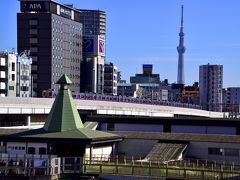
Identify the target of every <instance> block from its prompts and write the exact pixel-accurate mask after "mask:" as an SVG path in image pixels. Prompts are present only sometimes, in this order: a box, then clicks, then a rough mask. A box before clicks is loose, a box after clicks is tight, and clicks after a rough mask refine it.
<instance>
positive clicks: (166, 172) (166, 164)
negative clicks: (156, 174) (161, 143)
mask: <svg viewBox="0 0 240 180" xmlns="http://www.w3.org/2000/svg"><path fill="white" fill-rule="evenodd" d="M166 177H168V162H167V164H166Z"/></svg>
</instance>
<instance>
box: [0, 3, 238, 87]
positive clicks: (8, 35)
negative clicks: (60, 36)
mask: <svg viewBox="0 0 240 180" xmlns="http://www.w3.org/2000/svg"><path fill="white" fill-rule="evenodd" d="M59 2H61V3H68V4H73V5H74V6H75V7H78V8H83V9H101V10H104V11H106V13H107V61H108V62H113V63H114V64H116V65H117V66H118V69H119V70H120V71H121V72H122V77H123V78H124V79H127V80H128V81H129V77H130V76H132V75H134V74H135V73H136V72H137V73H141V72H142V64H146V63H149V64H153V68H154V70H153V71H154V73H159V74H160V77H161V80H163V79H166V78H167V79H169V81H170V82H176V79H177V60H178V59H177V57H178V54H177V50H176V47H177V45H178V33H179V28H180V13H181V12H180V11H181V5H182V4H184V32H185V46H186V52H185V81H186V84H192V83H193V82H194V81H198V73H199V72H198V68H199V65H202V64H207V63H210V64H222V65H223V68H224V87H229V86H240V80H239V77H240V68H239V67H240V35H239V32H240V23H239V18H240V11H239V8H240V1H239V0H211V1H210V0H201V1H193V0H171V1H169V0H59ZM17 12H19V2H18V1H17V0H1V1H0V23H1V30H0V50H5V49H8V50H11V48H17V35H16V34H17V32H16V27H17V22H16V13H17Z"/></svg>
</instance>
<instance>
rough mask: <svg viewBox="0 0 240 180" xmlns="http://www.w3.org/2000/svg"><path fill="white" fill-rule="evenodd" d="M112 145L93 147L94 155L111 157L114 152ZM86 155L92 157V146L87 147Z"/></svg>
mask: <svg viewBox="0 0 240 180" xmlns="http://www.w3.org/2000/svg"><path fill="white" fill-rule="evenodd" d="M112 150H113V149H112V146H100V147H92V157H109V156H110V155H111V154H112ZM85 155H86V157H90V147H87V148H86V149H85Z"/></svg>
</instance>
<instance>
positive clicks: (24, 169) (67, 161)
mask: <svg viewBox="0 0 240 180" xmlns="http://www.w3.org/2000/svg"><path fill="white" fill-rule="evenodd" d="M196 162H198V163H196ZM76 173H79V174H82V173H83V174H100V175H114V176H138V177H139V176H140V177H154V178H183V179H223V178H231V177H238V176H240V169H239V167H238V166H234V164H218V163H215V162H207V164H206V161H204V160H178V161H168V162H158V161H144V160H142V159H134V158H133V157H130V158H127V157H125V156H124V157H123V156H109V155H108V156H101V155H100V156H96V157H91V158H90V157H61V158H57V157H53V158H52V157H48V155H43V156H42V157H38V158H34V156H33V155H32V158H31V157H30V156H29V157H28V158H26V156H24V158H20V157H18V156H16V157H15V158H14V157H11V158H9V157H8V158H5V159H4V158H0V176H1V175H2V176H19V175H22V176H36V175H52V176H54V175H60V174H76Z"/></svg>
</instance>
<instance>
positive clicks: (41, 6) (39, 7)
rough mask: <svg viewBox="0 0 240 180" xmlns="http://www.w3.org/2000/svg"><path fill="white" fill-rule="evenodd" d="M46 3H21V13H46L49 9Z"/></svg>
mask: <svg viewBox="0 0 240 180" xmlns="http://www.w3.org/2000/svg"><path fill="white" fill-rule="evenodd" d="M48 7H49V3H48V2H40V1H22V2H21V11H24V12H31V11H36V12H38V11H41V12H42V11H47V10H48V9H49V8H48Z"/></svg>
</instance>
